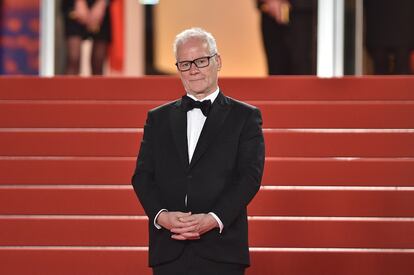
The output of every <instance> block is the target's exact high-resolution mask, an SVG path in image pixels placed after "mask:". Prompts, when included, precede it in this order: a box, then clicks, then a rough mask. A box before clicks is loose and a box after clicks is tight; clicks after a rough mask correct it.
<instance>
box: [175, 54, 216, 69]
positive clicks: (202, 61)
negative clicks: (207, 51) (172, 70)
mask: <svg viewBox="0 0 414 275" xmlns="http://www.w3.org/2000/svg"><path fill="white" fill-rule="evenodd" d="M216 55H217V53H215V54H213V55H210V56H203V57H200V58H197V59H194V60H191V61H180V62H177V63H175V66H177V69H178V70H179V71H180V72H185V71H188V70H190V68H191V64H193V63H194V65H195V66H196V67H197V68H204V67H207V66H208V65H210V58H212V57H214V56H216Z"/></svg>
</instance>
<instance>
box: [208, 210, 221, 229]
mask: <svg viewBox="0 0 414 275" xmlns="http://www.w3.org/2000/svg"><path fill="white" fill-rule="evenodd" d="M209 214H210V215H211V216H213V218H214V219H215V220H216V221H217V223H218V225H219V227H220V231H219V232H220V234H221V232H222V231H223V228H224V225H223V223H222V222H221V220H220V218H219V217H218V216H217V215H216V214H214V213H213V212H209Z"/></svg>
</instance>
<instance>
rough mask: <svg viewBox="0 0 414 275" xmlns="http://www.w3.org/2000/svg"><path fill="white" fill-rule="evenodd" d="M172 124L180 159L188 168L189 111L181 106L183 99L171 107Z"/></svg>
mask: <svg viewBox="0 0 414 275" xmlns="http://www.w3.org/2000/svg"><path fill="white" fill-rule="evenodd" d="M170 125H171V132H172V135H173V138H174V142H175V145H176V147H177V150H178V154H179V155H180V159H181V161H182V163H183V165H184V167H185V168H188V145H187V113H186V112H184V111H183V109H182V108H181V99H180V100H177V102H176V103H175V104H173V108H171V111H170Z"/></svg>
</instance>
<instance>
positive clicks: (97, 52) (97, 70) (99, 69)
mask: <svg viewBox="0 0 414 275" xmlns="http://www.w3.org/2000/svg"><path fill="white" fill-rule="evenodd" d="M107 53H108V42H106V41H104V40H94V41H93V46H92V53H91V69H92V74H93V75H102V74H103V66H104V63H105V60H106V57H107Z"/></svg>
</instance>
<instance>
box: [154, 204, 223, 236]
mask: <svg viewBox="0 0 414 275" xmlns="http://www.w3.org/2000/svg"><path fill="white" fill-rule="evenodd" d="M157 223H158V224H159V225H160V226H162V227H164V228H165V229H168V230H169V231H170V232H171V233H173V234H172V235H171V238H173V239H175V240H179V241H184V240H198V239H200V237H201V235H203V234H204V233H206V232H208V231H210V230H212V229H214V228H216V227H219V225H218V223H217V221H216V220H215V219H214V218H213V216H212V215H210V214H204V213H202V214H192V213H191V212H187V213H184V212H167V211H164V212H161V213H160V215H159V216H158V218H157Z"/></svg>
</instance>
